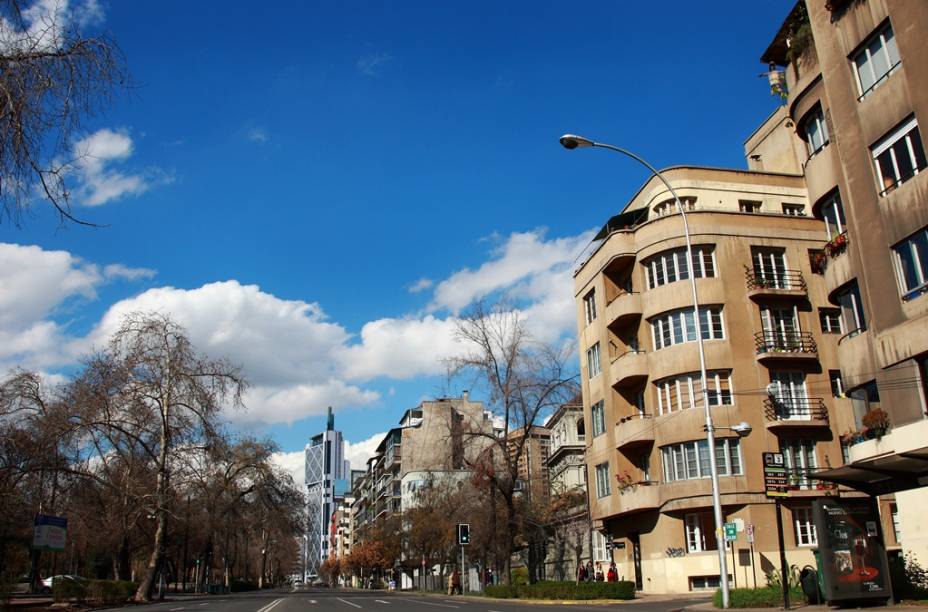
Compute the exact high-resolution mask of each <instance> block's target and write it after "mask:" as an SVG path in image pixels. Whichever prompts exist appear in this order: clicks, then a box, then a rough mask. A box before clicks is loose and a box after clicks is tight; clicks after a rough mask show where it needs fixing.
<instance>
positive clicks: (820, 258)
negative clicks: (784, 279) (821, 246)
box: [809, 251, 828, 274]
mask: <svg viewBox="0 0 928 612" xmlns="http://www.w3.org/2000/svg"><path fill="white" fill-rule="evenodd" d="M809 263H810V265H811V266H812V273H813V274H824V273H825V266H827V265H828V258H827V257H825V252H824V251H818V252H817V253H814V254H813V255H812V257H811V258H810V259H809Z"/></svg>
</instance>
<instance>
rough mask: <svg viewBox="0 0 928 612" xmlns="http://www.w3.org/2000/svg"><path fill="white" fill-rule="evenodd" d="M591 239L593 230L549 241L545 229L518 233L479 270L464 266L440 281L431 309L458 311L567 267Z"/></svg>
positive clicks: (504, 243)
mask: <svg viewBox="0 0 928 612" xmlns="http://www.w3.org/2000/svg"><path fill="white" fill-rule="evenodd" d="M589 238H590V236H589V233H584V234H581V235H580V236H573V237H569V238H556V239H554V240H545V231H544V230H535V231H531V232H520V233H514V234H512V235H510V236H509V237H508V238H507V239H506V240H505V242H503V244H501V245H500V246H499V247H497V248H496V249H494V251H493V252H492V253H491V255H492V259H491V260H490V261H488V262H486V263H484V264H482V265H481V266H480V267H479V268H477V269H476V270H471V269H469V268H464V269H463V270H460V271H458V272H455V273H454V274H452V275H451V276H450V277H449V278H447V279H446V280H443V281H442V282H440V283H438V286H437V287H436V288H435V294H434V297H433V300H432V304H431V305H430V309H431V310H433V311H435V310H440V309H447V310H450V311H451V312H452V313H457V312H460V311H461V310H462V309H463V308H465V307H466V306H468V305H469V304H471V303H473V302H474V301H475V300H479V299H482V298H484V297H487V296H488V295H490V294H492V293H494V292H496V291H499V290H502V289H506V288H511V287H513V286H515V285H517V284H518V283H521V282H523V281H526V280H529V281H530V280H532V279H533V277H534V276H536V275H538V274H544V273H547V272H549V271H550V270H552V269H567V268H568V267H569V265H570V262H571V261H572V260H573V258H574V257H575V256H576V254H577V252H579V250H580V249H582V248H583V246H584V245H585V244H586V243H587V242H589Z"/></svg>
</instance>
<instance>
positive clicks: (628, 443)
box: [615, 414, 655, 450]
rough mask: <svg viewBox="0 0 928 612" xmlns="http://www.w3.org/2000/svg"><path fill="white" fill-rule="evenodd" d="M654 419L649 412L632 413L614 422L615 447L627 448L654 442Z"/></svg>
mask: <svg viewBox="0 0 928 612" xmlns="http://www.w3.org/2000/svg"><path fill="white" fill-rule="evenodd" d="M654 429H655V425H654V419H653V418H651V415H650V414H633V415H629V416H627V417H623V418H622V419H620V420H619V422H618V423H616V424H615V447H616V448H617V449H619V450H628V449H633V448H637V447H643V446H648V445H649V444H653V443H654Z"/></svg>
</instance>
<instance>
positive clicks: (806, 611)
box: [683, 601, 928, 612]
mask: <svg viewBox="0 0 928 612" xmlns="http://www.w3.org/2000/svg"><path fill="white" fill-rule="evenodd" d="M853 608H857V609H859V608H860V606H856V605H850V604H849V605H848V607H847V608H841V607H839V606H824V605H815V606H813V605H809V604H806V603H805V602H802V603H794V604H792V605H791V606H790V610H802V612H833V611H834V610H841V609H853ZM683 609H684V610H689V611H690V612H709V611H712V612H715V611H716V610H719V608H716V607H715V606H714V605H712V602H711V601H707V602H705V603H700V604H693V605H690V606H686V607H685V608H683ZM782 609H783V607H782V606H781V607H779V608H729V609H728V610H730V611H731V612H764V611H766V610H782ZM865 609H866V610H894V611H895V612H900V610H902V611H905V612H908V611H909V610H911V611H913V612H914V611H916V610H928V606H925V605H917V604H912V605H910V604H906V603H900V604H896V605H895V606H872V607H871V606H867V607H866V608H865Z"/></svg>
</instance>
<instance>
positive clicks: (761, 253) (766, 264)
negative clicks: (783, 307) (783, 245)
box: [751, 248, 787, 289]
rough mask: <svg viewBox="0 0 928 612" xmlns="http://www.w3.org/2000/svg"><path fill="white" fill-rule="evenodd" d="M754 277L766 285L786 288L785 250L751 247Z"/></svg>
mask: <svg viewBox="0 0 928 612" xmlns="http://www.w3.org/2000/svg"><path fill="white" fill-rule="evenodd" d="M751 258H752V259H753V260H754V262H753V263H754V278H756V279H757V280H758V281H762V282H763V283H764V284H765V285H766V286H767V287H773V288H774V289H786V288H787V286H786V251H785V250H784V249H770V248H753V249H751Z"/></svg>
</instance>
